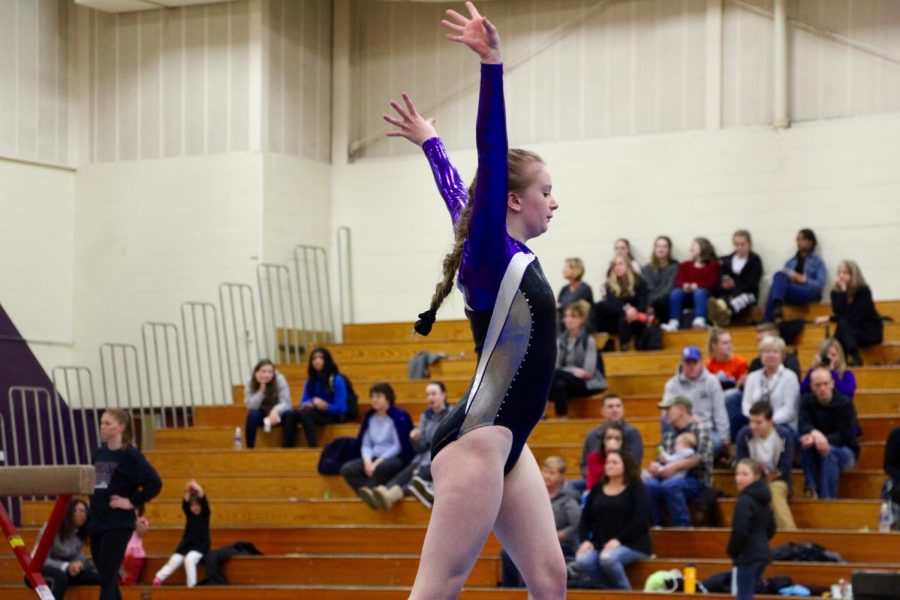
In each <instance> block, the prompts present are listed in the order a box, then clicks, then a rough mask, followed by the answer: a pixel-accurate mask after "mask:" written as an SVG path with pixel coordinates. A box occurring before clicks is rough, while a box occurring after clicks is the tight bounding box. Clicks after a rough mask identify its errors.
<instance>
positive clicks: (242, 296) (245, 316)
mask: <svg viewBox="0 0 900 600" xmlns="http://www.w3.org/2000/svg"><path fill="white" fill-rule="evenodd" d="M219 310H220V311H221V315H222V335H223V339H224V342H225V343H224V347H225V364H226V365H227V367H228V374H229V379H230V382H231V384H232V385H236V384H239V383H243V382H244V381H245V379H246V378H247V377H248V374H249V373H250V372H251V371H252V370H253V367H254V366H255V365H256V363H257V361H259V359H260V358H262V354H261V352H260V339H259V327H258V324H257V318H256V300H255V298H254V294H253V288H252V287H251V286H249V285H247V284H245V283H223V284H221V285H220V286H219Z"/></svg>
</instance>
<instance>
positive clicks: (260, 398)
mask: <svg viewBox="0 0 900 600" xmlns="http://www.w3.org/2000/svg"><path fill="white" fill-rule="evenodd" d="M244 406H246V407H247V420H246V422H245V423H244V431H245V433H246V438H247V447H248V448H253V447H255V446H256V430H257V429H259V427H260V425H262V426H263V427H264V429H265V430H266V431H269V430H271V428H272V427H274V426H276V425H280V424H281V420H282V418H283V417H284V415H285V414H286V413H289V412H290V411H291V390H290V388H288V383H287V380H286V379H285V378H284V375H282V374H281V373H279V372H278V371H276V370H275V364H274V363H272V361H271V360H269V359H268V358H264V359H262V360H261V361H259V362H258V363H256V366H255V367H253V375H252V376H251V377H250V381H248V382H247V384H246V385H245V386H244ZM284 433H286V432H284ZM285 438H287V435H285V436H284V438H282V444H281V445H282V446H283V447H285V448H288V447H290V446H293V437H291V438H290V440H288V439H285ZM288 441H290V442H291V443H290V444H288Z"/></svg>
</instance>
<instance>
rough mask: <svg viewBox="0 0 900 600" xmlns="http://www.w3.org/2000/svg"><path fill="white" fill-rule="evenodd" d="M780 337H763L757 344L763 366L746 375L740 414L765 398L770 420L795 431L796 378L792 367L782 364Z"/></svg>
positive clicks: (797, 387)
mask: <svg viewBox="0 0 900 600" xmlns="http://www.w3.org/2000/svg"><path fill="white" fill-rule="evenodd" d="M784 351H785V346H784V340H783V339H781V338H779V337H775V338H771V337H770V338H763V341H762V342H761V343H760V344H759V353H760V355H761V356H762V362H763V368H762V370H760V371H753V372H752V373H750V374H749V375H748V376H747V382H746V384H745V385H744V397H743V400H742V409H741V412H742V415H741V416H743V417H745V419H744V421H745V424H746V417H748V416H749V415H750V407H751V406H753V404H755V403H756V402H760V401H762V402H766V403H767V404H769V405H770V406H771V407H772V411H773V413H774V415H775V416H774V421H775V423H777V424H778V425H787V426H788V427H790V428H791V430H792V431H797V412H798V411H799V410H800V382H799V381H797V376H796V375H794V372H793V371H790V370H788V369H785V368H784V364H783V360H784V359H783V357H784ZM742 427H743V425H742Z"/></svg>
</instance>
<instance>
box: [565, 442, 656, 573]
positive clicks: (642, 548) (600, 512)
mask: <svg viewBox="0 0 900 600" xmlns="http://www.w3.org/2000/svg"><path fill="white" fill-rule="evenodd" d="M649 504H650V501H649V498H648V495H647V489H646V488H645V487H644V484H643V483H642V482H641V477H640V467H639V466H638V464H637V463H636V462H635V460H634V458H633V457H631V456H630V455H629V454H628V453H627V452H621V451H617V450H611V451H610V452H609V453H608V454H607V456H606V469H605V473H604V475H603V480H602V481H601V482H600V484H598V485H596V486H594V488H593V489H592V490H591V492H590V493H589V494H588V497H587V501H586V502H585V505H584V510H583V511H582V513H581V523H580V524H579V527H578V529H579V532H580V537H581V539H582V540H583V541H582V542H581V546H579V548H578V552H577V554H576V555H575V562H576V564H577V565H578V568H579V570H580V571H582V572H585V573H587V574H589V575H590V576H591V579H592V580H593V581H596V582H599V583H602V584H604V585H605V586H606V587H609V588H612V589H617V590H630V589H631V583H630V582H629V581H628V576H627V575H626V574H625V567H627V566H628V565H630V564H631V563H633V562H635V561H638V560H642V559H646V558H648V557H649V556H650V553H651V546H650V535H649V533H648V531H649V529H650V514H649Z"/></svg>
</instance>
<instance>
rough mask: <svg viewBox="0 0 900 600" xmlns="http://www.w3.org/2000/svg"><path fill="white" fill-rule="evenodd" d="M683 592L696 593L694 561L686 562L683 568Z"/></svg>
mask: <svg viewBox="0 0 900 600" xmlns="http://www.w3.org/2000/svg"><path fill="white" fill-rule="evenodd" d="M684 593H685V594H696V593H697V569H696V567H694V563H688V564H687V566H686V567H685V568H684Z"/></svg>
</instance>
